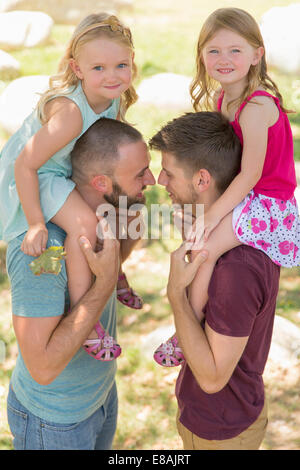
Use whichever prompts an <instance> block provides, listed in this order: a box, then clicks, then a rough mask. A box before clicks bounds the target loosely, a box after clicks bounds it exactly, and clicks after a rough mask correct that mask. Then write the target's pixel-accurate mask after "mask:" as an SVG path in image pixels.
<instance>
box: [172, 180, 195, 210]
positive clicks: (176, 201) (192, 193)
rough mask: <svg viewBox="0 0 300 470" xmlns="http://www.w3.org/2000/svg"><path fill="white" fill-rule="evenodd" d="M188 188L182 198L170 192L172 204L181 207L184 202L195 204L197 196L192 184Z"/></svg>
mask: <svg viewBox="0 0 300 470" xmlns="http://www.w3.org/2000/svg"><path fill="white" fill-rule="evenodd" d="M188 190H189V194H187V195H186V196H185V199H182V198H181V197H180V196H178V195H177V194H174V193H172V194H173V199H174V201H173V204H178V205H179V206H181V208H182V209H183V208H184V205H186V204H196V203H197V199H198V196H197V193H196V191H195V190H194V188H193V186H192V184H190V185H189V186H188Z"/></svg>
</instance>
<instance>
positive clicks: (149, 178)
mask: <svg viewBox="0 0 300 470" xmlns="http://www.w3.org/2000/svg"><path fill="white" fill-rule="evenodd" d="M155 183H156V181H155V178H154V176H153V173H152V171H151V170H150V169H148V170H147V171H146V172H145V178H144V185H145V186H153V185H154V184H155Z"/></svg>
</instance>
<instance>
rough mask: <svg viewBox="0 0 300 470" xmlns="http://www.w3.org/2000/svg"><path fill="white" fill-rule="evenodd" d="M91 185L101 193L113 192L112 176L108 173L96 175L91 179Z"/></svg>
mask: <svg viewBox="0 0 300 470" xmlns="http://www.w3.org/2000/svg"><path fill="white" fill-rule="evenodd" d="M90 184H91V186H92V187H93V188H94V189H96V191H98V192H100V193H103V194H104V193H111V191H112V181H111V178H110V177H109V176H107V175H97V176H94V177H93V178H92V180H91V183H90Z"/></svg>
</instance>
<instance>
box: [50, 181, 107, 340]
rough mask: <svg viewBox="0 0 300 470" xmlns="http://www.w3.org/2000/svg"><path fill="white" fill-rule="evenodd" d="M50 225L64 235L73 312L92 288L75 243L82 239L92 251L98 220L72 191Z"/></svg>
mask: <svg viewBox="0 0 300 470" xmlns="http://www.w3.org/2000/svg"><path fill="white" fill-rule="evenodd" d="M51 222H53V223H54V224H56V225H58V226H59V227H61V228H62V229H63V230H64V231H65V232H66V234H67V236H66V239H65V250H66V253H67V256H66V270H67V276H68V289H69V295H70V308H72V307H73V306H74V305H75V304H76V303H77V302H78V301H79V300H80V299H81V297H82V296H83V295H84V294H85V293H86V292H87V291H88V290H89V288H90V287H91V284H92V273H91V271H90V268H89V266H88V263H87V261H86V259H85V256H84V255H83V253H82V251H81V249H80V246H79V243H78V239H79V237H80V236H81V235H84V236H85V237H86V238H87V239H88V240H89V241H90V243H91V246H92V248H93V249H95V246H96V239H97V236H96V226H97V223H98V219H97V217H96V215H95V214H94V212H93V211H92V209H91V208H90V207H89V206H88V205H87V203H86V202H85V201H84V200H83V199H82V197H81V196H80V194H79V192H78V191H77V190H76V189H74V190H73V191H72V192H71V193H70V195H69V197H68V198H67V200H66V202H65V204H64V205H63V206H62V208H61V209H60V210H59V211H58V212H57V214H56V215H55V216H54V217H53V218H52V220H51ZM93 338H97V334H96V332H95V331H94V330H93V331H92V332H91V334H90V336H89V339H93Z"/></svg>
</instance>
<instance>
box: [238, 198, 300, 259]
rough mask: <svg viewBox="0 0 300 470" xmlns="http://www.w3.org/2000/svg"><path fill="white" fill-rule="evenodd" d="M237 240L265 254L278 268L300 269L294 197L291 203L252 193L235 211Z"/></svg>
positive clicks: (299, 220)
mask: <svg viewBox="0 0 300 470" xmlns="http://www.w3.org/2000/svg"><path fill="white" fill-rule="evenodd" d="M232 223H233V230H234V233H235V235H236V237H237V238H238V240H239V241H240V242H241V243H243V244H244V245H250V246H253V247H254V248H258V249H259V250H262V251H263V252H264V253H266V254H267V255H268V256H269V257H270V258H271V259H272V261H273V262H274V263H276V264H278V265H279V266H284V267H288V268H291V267H293V266H299V265H300V218H299V211H298V206H297V201H296V198H295V197H294V196H292V197H291V199H289V200H288V201H285V200H281V199H276V198H272V197H268V196H264V195H263V194H256V193H254V191H251V192H250V193H249V194H248V196H247V197H246V198H245V199H244V200H243V201H242V202H241V203H240V204H239V205H238V206H237V207H236V208H235V209H234V211H233V220H232Z"/></svg>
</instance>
